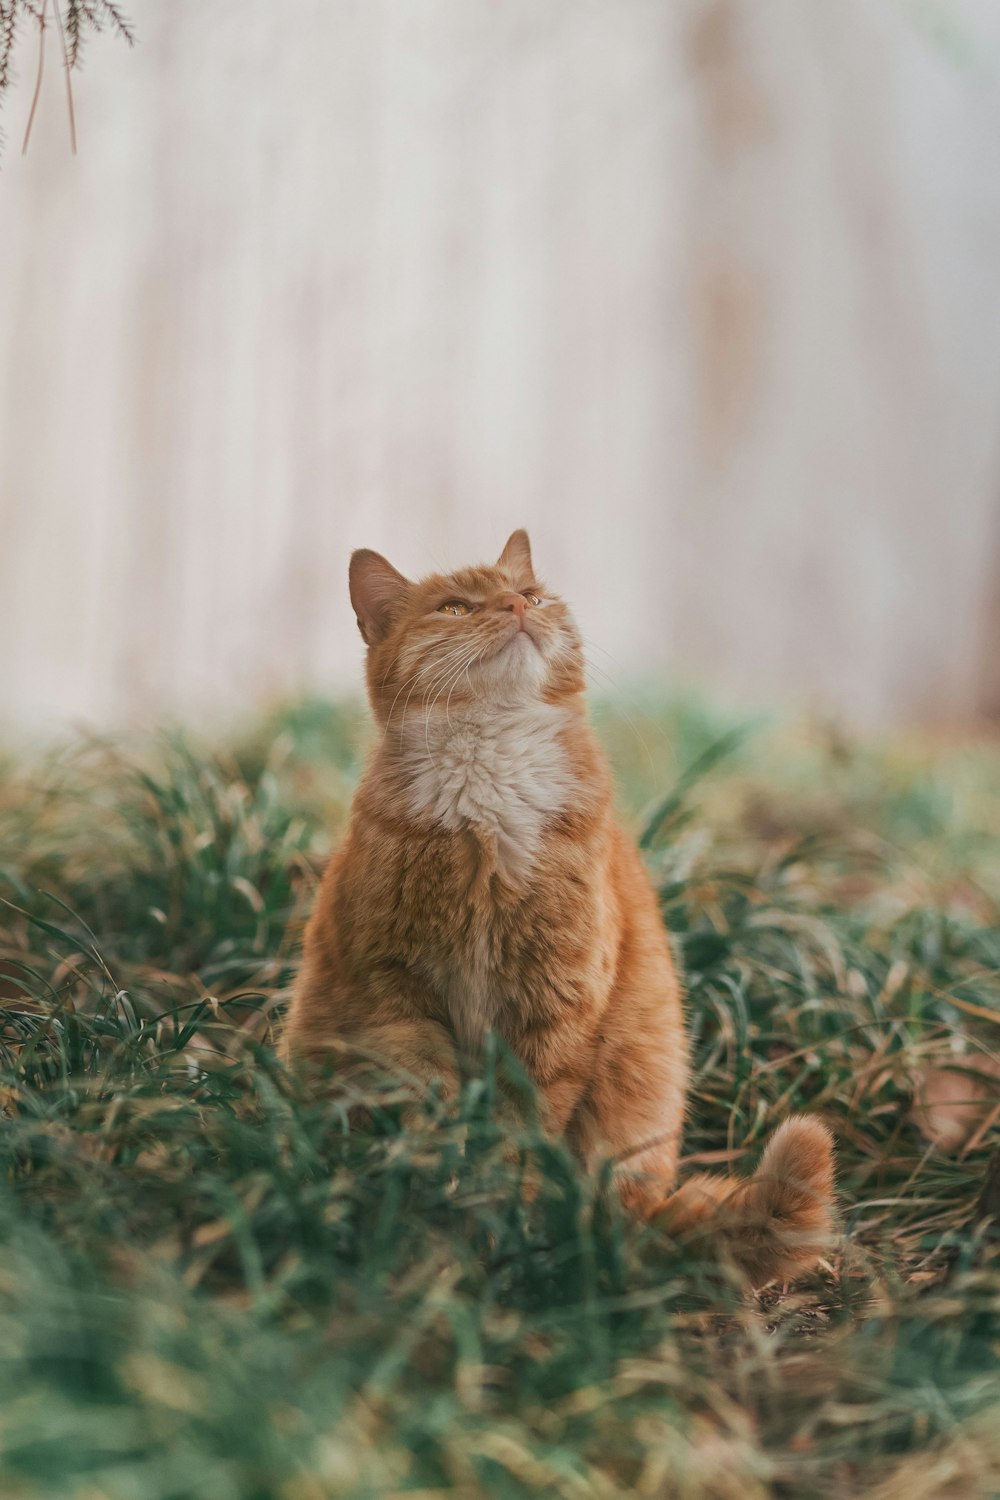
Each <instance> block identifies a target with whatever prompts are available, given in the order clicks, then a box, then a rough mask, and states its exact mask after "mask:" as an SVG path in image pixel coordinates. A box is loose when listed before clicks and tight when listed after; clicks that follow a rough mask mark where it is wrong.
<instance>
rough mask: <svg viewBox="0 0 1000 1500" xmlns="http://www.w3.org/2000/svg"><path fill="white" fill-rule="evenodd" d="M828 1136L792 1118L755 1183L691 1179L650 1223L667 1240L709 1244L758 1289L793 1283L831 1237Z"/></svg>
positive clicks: (812, 1122) (817, 1125)
mask: <svg viewBox="0 0 1000 1500" xmlns="http://www.w3.org/2000/svg"><path fill="white" fill-rule="evenodd" d="M833 1193H834V1181H833V1137H832V1136H831V1135H830V1132H829V1130H827V1128H826V1126H825V1125H823V1124H822V1123H821V1122H820V1121H819V1120H816V1119H812V1118H810V1117H807V1116H804V1115H793V1116H792V1118H791V1119H788V1120H785V1122H784V1123H783V1124H782V1125H779V1127H778V1129H777V1130H776V1131H775V1132H774V1134H773V1136H772V1137H771V1139H770V1140H769V1141H768V1143H767V1147H766V1149H765V1151H764V1155H763V1156H762V1157H761V1160H760V1164H759V1166H758V1167H757V1170H756V1172H755V1173H754V1174H753V1176H752V1177H748V1178H744V1179H734V1178H732V1177H713V1176H711V1175H707V1174H699V1175H698V1176H696V1177H692V1178H689V1179H688V1181H687V1182H685V1183H683V1184H682V1186H681V1187H680V1188H679V1189H678V1190H677V1192H676V1193H674V1195H673V1196H672V1197H671V1198H668V1199H667V1201H666V1203H665V1204H663V1205H662V1206H661V1208H660V1209H659V1211H658V1212H657V1213H656V1215H655V1218H656V1219H657V1221H658V1222H659V1223H660V1224H661V1225H662V1227H663V1228H664V1229H666V1230H667V1231H668V1233H670V1234H673V1235H676V1236H679V1237H680V1238H682V1239H689V1238H691V1237H692V1236H693V1237H695V1238H697V1239H700V1240H703V1241H709V1242H714V1243H716V1244H717V1246H718V1248H719V1249H721V1250H722V1252H723V1253H724V1254H725V1255H726V1256H727V1257H728V1258H729V1259H730V1260H731V1261H733V1262H734V1263H735V1264H736V1265H737V1266H738V1267H739V1268H740V1270H741V1271H743V1273H744V1274H745V1275H746V1277H747V1278H748V1279H749V1281H750V1282H751V1284H752V1285H753V1286H755V1287H762V1286H766V1285H767V1284H768V1283H769V1282H772V1281H793V1280H794V1279H795V1278H796V1277H798V1276H801V1275H803V1274H804V1272H806V1271H810V1270H812V1268H813V1267H814V1266H815V1264H816V1262H817V1261H818V1260H819V1259H820V1257H821V1256H822V1255H823V1254H824V1252H825V1251H826V1250H827V1249H828V1248H829V1247H830V1245H831V1244H832V1242H833V1238H834V1219H833Z"/></svg>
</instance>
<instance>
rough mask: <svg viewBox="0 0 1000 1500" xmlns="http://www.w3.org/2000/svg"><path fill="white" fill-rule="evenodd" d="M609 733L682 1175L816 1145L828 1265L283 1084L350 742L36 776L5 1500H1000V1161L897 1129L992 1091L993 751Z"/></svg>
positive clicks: (3, 1062) (480, 1124)
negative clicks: (786, 1124)
mask: <svg viewBox="0 0 1000 1500" xmlns="http://www.w3.org/2000/svg"><path fill="white" fill-rule="evenodd" d="M595 712H596V717H597V721H598V724H599V727H600V731H601V733H602V735H603V736H604V738H605V740H606V743H607V744H608V746H609V749H610V751H611V754H612V758H613V760H614V763H615V765H616V768H617V770H618V772H619V777H620V785H621V795H622V804H623V807H624V808H625V810H626V811H627V813H628V814H629V816H631V817H632V818H633V819H634V822H635V827H636V831H637V833H640V832H642V831H643V830H644V831H645V832H644V839H645V845H646V852H647V856H648V858H649V861H650V865H651V868H652V870H653V872H654V875H655V878H656V880H657V882H658V884H659V888H660V890H661V893H662V902H663V911H664V916H665V919H666V921H667V923H668V925H669V926H670V928H671V930H672V932H673V933H674V935H675V939H676V943H677V947H678V949H679V951H680V953H681V955H682V957H683V961H684V964H685V967H686V970H687V974H688V984H689V997H690V998H689V1012H690V1028H691V1033H692V1038H693V1050H694V1059H695V1085H694V1091H693V1098H692V1109H691V1119H690V1126H689V1129H688V1134H687V1140H686V1151H687V1153H688V1155H689V1156H692V1157H696V1158H699V1159H701V1160H707V1161H709V1162H712V1163H719V1164H720V1169H721V1167H722V1166H725V1165H728V1166H729V1167H730V1169H734V1170H745V1169H748V1168H749V1167H750V1165H752V1163H753V1161H754V1159H755V1155H756V1153H757V1151H758V1150H759V1148H760V1146H761V1144H762V1143H763V1141H764V1140H765V1138H766V1137H767V1135H768V1133H769V1131H770V1130H771V1129H772V1128H773V1126H774V1125H775V1124H776V1123H777V1122H778V1121H779V1120H781V1119H782V1118H784V1117H785V1116H786V1115H787V1114H788V1113H790V1112H791V1111H793V1110H797V1109H807V1110H813V1111H818V1112H819V1113H821V1114H822V1115H823V1117H824V1118H825V1119H826V1120H828V1121H829V1123H830V1124H831V1125H832V1126H833V1128H834V1130H835V1131H836V1133H837V1137H838V1154H839V1172H840V1191H841V1206H842V1213H843V1221H844V1227H845V1231H846V1238H845V1242H844V1246H843V1248H842V1250H840V1251H839V1252H838V1253H837V1254H836V1255H835V1256H833V1257H832V1258H831V1262H830V1265H829V1267H828V1268H826V1269H824V1270H822V1271H821V1272H819V1273H817V1275H816V1276H815V1277H814V1278H813V1279H812V1280H810V1281H809V1282H807V1283H804V1284H803V1285H802V1286H800V1287H799V1288H797V1289H796V1290H795V1292H794V1293H792V1294H790V1295H787V1296H780V1295H778V1294H777V1293H775V1292H772V1293H770V1294H766V1295H765V1296H763V1297H762V1298H759V1299H751V1298H748V1297H747V1296H745V1295H744V1294H743V1293H742V1292H741V1291H740V1289H739V1288H738V1287H737V1286H735V1285H734V1284H733V1283H732V1282H731V1281H730V1280H729V1279H728V1278H727V1276H726V1274H725V1272H724V1271H723V1270H721V1269H720V1268H713V1267H712V1266H710V1265H705V1264H698V1263H694V1262H690V1261H687V1260H685V1259H684V1257H683V1255H682V1253H681V1252H679V1251H678V1250H676V1249H675V1248H673V1247H671V1246H669V1245H667V1244H665V1243H663V1242H662V1241H661V1240H658V1239H657V1238H656V1236H655V1235H653V1234H652V1232H650V1231H648V1230H645V1229H642V1228H641V1227H638V1226H636V1225H634V1224H631V1223H628V1222H626V1221H625V1220H624V1218H623V1216H622V1215H621V1214H620V1213H619V1211H618V1210H617V1208H616V1206H615V1204H614V1202H613V1201H611V1200H610V1198H609V1195H608V1194H607V1193H606V1191H605V1188H606V1184H605V1183H603V1182H601V1181H596V1182H595V1181H589V1180H587V1179H585V1178H584V1177H582V1176H581V1175H580V1174H579V1173H578V1171H577V1170H576V1168H575V1167H574V1165H573V1163H572V1162H571V1160H570V1159H569V1158H568V1156H567V1154H566V1152H565V1151H564V1150H563V1149H562V1148H561V1146H559V1145H558V1144H553V1143H550V1142H547V1141H546V1140H545V1139H544V1138H543V1137H542V1136H541V1135H540V1134H539V1133H538V1132H537V1130H535V1129H534V1128H533V1127H532V1126H531V1125H530V1123H526V1124H525V1125H524V1127H523V1128H522V1130H521V1132H520V1134H519V1135H518V1136H516V1141H517V1144H518V1146H519V1153H520V1165H519V1166H518V1167H517V1168H515V1167H513V1166H512V1164H511V1161H510V1140H511V1127H510V1126H509V1125H504V1126H501V1125H499V1124H498V1123H497V1121H496V1118H495V1112H494V1108H493V1106H494V1089H493V1083H492V1079H493V1074H494V1066H495V1061H496V1060H495V1059H494V1058H488V1059H487V1060H486V1063H485V1064H484V1068H483V1076H482V1078H481V1079H479V1080H476V1081H474V1082H472V1083H470V1084H469V1085H468V1087H467V1088H466V1091H465V1093H464V1095H463V1098H462V1100H461V1107H460V1109H459V1111H458V1114H457V1116H456V1115H454V1114H451V1115H450V1114H448V1113H447V1112H446V1111H445V1110H444V1109H443V1108H442V1107H441V1105H440V1104H439V1102H438V1101H437V1099H436V1098H435V1097H430V1098H429V1099H428V1100H427V1102H426V1106H425V1109H424V1115H423V1119H422V1122H421V1123H420V1124H419V1125H418V1126H415V1127H414V1128H413V1129H411V1130H409V1131H406V1132H404V1131H403V1130H402V1127H401V1121H400V1115H401V1098H400V1095H399V1093H398V1091H397V1090H396V1089H395V1088H394V1087H393V1085H392V1083H391V1080H390V1081H386V1083H385V1085H384V1086H382V1087H380V1088H379V1089H378V1090H377V1091H373V1092H372V1094H371V1096H370V1099H369V1103H370V1106H371V1110H370V1115H371V1123H370V1125H369V1126H368V1127H367V1128H366V1129H364V1130H359V1129H354V1130H349V1129H348V1125H347V1121H346V1118H345V1114H344V1108H343V1104H342V1103H341V1102H337V1101H332V1102H331V1101H329V1100H317V1099H315V1098H310V1097H308V1095H306V1094H305V1093H304V1092H303V1091H302V1090H301V1088H300V1087H299V1085H298V1084H297V1083H296V1082H295V1080H293V1079H291V1078H289V1077H287V1076H285V1074H284V1073H283V1071H282V1069H281V1067H280V1066H279V1064H278V1063H277V1061H276V1059H275V1057H274V1054H273V1051H272V1046H271V1042H272V1036H273V1030H272V1028H273V1025H274V1021H275V1018H276V1016H277V1014H278V1012H279V1011H280V1006H281V1004H282V1001H283V997H284V993H285V991H286V987H287V985H288V983H289V980H290V977H291V974H292V972H293V965H294V956H295V943H296V940H297V934H298V933H299V932H300V930H301V923H302V921H303V918H304V915H305V913H306V912H307V911H308V908H309V903H310V898H311V893H312V891H313V889H314V887H315V882H316V877H317V872H318V870H319V869H320V868H321V866H322V861H323V859H324V857H325V855H326V853H327V852H328V850H329V848H330V845H331V842H332V840H333V839H335V837H336V832H337V828H338V826H339V825H341V824H342V822H343V819H344V817H345V814H346V809H347V807H348V805H349V801H350V794H351V788H352V785H353V782H354V779H355V778H356V775H357V771H358V766H359V763H360V759H361V757H362V756H363V752H364V745H365V741H366V735H367V733H368V731H367V729H366V727H365V718H364V715H363V713H362V712H361V711H360V710H359V709H358V708H357V707H340V708H336V707H331V706H330V705H326V704H323V703H318V702H317V703H305V704H302V705H299V706H297V707H295V708H294V709H292V710H289V711H286V712H281V713H277V714H275V715H274V716H273V717H272V718H271V719H270V720H269V721H268V722H266V723H263V724H261V725H260V726H258V727H257V728H256V729H255V730H254V731H253V733H248V734H246V735H244V736H242V737H241V738H240V739H238V740H237V741H235V742H234V743H233V744H231V745H230V746H229V747H228V748H227V749H226V750H225V752H224V753H222V752H220V751H219V750H218V748H217V747H216V748H206V747H204V746H199V745H197V744H196V743H195V741H194V740H193V739H192V738H190V737H185V736H180V735H175V736H173V737H170V738H163V739H161V740H158V741H156V742H155V743H150V742H148V741H146V742H134V743H128V742H125V741H119V742H116V743H113V744H105V743H75V744H73V745H70V746H68V747H65V748H63V749H62V750H61V751H59V752H58V753H51V754H49V755H47V756H45V757H36V758H35V759H33V760H32V759H28V760H25V759H23V758H21V759H13V758H12V759H10V760H8V761H6V762H5V763H4V764H3V766H2V768H0V896H2V897H4V898H5V900H6V901H7V902H9V903H10V905H7V906H4V907H2V908H0V912H2V913H3V914H2V915H0V1005H2V1007H3V1009H2V1031H0V1107H2V1113H3V1120H2V1133H0V1140H2V1152H3V1174H2V1180H0V1241H2V1248H0V1495H2V1496H3V1497H4V1500H20V1497H36V1496H45V1497H49V1496H51V1497H64V1496H67V1497H68V1496H79V1497H86V1500H103V1497H107V1500H189V1497H190V1500H194V1497H198V1500H202V1497H203V1500H230V1497H231V1500H270V1497H283V1500H320V1497H326V1496H337V1497H340V1496H344V1497H372V1500H381V1497H384V1496H390V1495H396V1494H411V1493H415V1494H422V1495H424V1496H427V1495H435V1494H457V1495H465V1496H470V1497H471V1496H479V1495H487V1496H496V1497H508V1496H510V1497H514V1496H521V1495H526V1494H535V1493H544V1494H553V1495H559V1496H567V1497H590V1496H597V1497H604V1496H631V1495H649V1496H658V1497H674V1496H678V1497H684V1500H687V1497H690V1500H709V1497H711V1500H717V1497H718V1500H729V1497H732V1500H747V1497H750V1500H754V1497H764V1496H782V1497H788V1500H809V1497H814V1496H815V1497H821V1496H829V1497H840V1496H853V1495H857V1496H861V1495H865V1496H869V1495H875V1496H879V1497H881V1500H894V1497H896V1496H898V1497H900V1500H903V1497H905V1500H913V1497H915V1496H919V1497H920V1500H928V1497H932V1496H933V1497H942V1500H944V1497H956V1500H957V1497H962V1500H965V1497H975V1496H981V1497H988V1496H993V1495H995V1494H1000V1384H998V1380H997V1356H998V1351H1000V1258H998V1255H997V1250H996V1244H995V1242H994V1240H993V1238H992V1236H991V1232H990V1226H989V1224H988V1222H984V1221H983V1220H982V1218H981V1216H980V1215H977V1213H976V1211H975V1205H976V1200H977V1197H978V1194H979V1191H980V1187H981V1184H982V1181H983V1178H984V1174H985V1171H986V1165H987V1161H988V1159H989V1155H990V1150H991V1143H994V1142H995V1132H994V1134H993V1136H992V1137H991V1134H990V1132H989V1131H987V1132H985V1133H984V1134H983V1137H982V1140H981V1141H980V1142H978V1143H977V1144H975V1145H974V1146H973V1148H972V1149H970V1150H968V1151H966V1153H965V1154H964V1155H962V1156H959V1157H955V1156H945V1155H942V1154H941V1153H939V1152H937V1151H935V1150H934V1149H932V1148H931V1147H930V1146H929V1145H928V1144H927V1143H926V1142H925V1141H924V1140H923V1139H922V1138H921V1136H920V1135H919V1134H918V1132H917V1131H916V1129H915V1128H914V1125H913V1123H912V1121H911V1118H910V1107H911V1096H912V1090H913V1077H914V1072H915V1070H916V1069H917V1068H918V1067H926V1066H929V1065H933V1063H934V1062H935V1061H944V1060H948V1059H953V1058H954V1055H955V1049H956V1048H961V1047H964V1048H966V1049H968V1055H972V1054H974V1053H976V1052H985V1053H993V1054H996V1053H997V1052H1000V1047H998V1037H1000V1032H998V1029H997V1028H998V1022H1000V980H998V974H1000V919H998V901H1000V751H998V750H997V749H996V748H995V747H994V748H990V747H989V746H978V747H977V746H963V745H946V746H945V745H939V746H931V745H926V744H920V743H901V742H894V743H890V744H885V745H873V744H855V743H853V742H852V741H849V740H846V739H844V738H843V736H840V735H838V734H835V733H834V732H832V731H830V730H828V729H824V728H823V727H822V726H816V725H813V726H809V725H801V724H800V725H786V726H777V727H774V726H766V725H758V726H756V727H755V728H751V729H750V730H749V731H747V732H746V733H743V734H739V733H736V734H734V733H733V732H732V731H733V729H734V726H733V725H732V724H731V723H728V722H726V721H725V720H720V719H718V718H717V717H716V716H714V715H712V714H710V713H708V712H707V711H705V710H704V709H702V708H700V707H699V706H698V705H695V704H685V703H673V704H668V705H663V704H660V703H658V702H657V701H656V700H655V699H653V698H651V699H650V700H649V701H642V700H638V701H635V702H633V703H631V704H630V705H629V712H628V715H627V716H626V715H625V714H624V712H623V711H622V709H621V708H620V706H614V705H598V707H597V709H596V711H595ZM692 767H693V768H694V769H693V771H692V770H691V769H690V768H692ZM686 771H688V772H689V773H690V774H685V772H686ZM526 1172H530V1173H531V1174H532V1175H533V1176H535V1177H537V1178H538V1179H539V1183H540V1186H539V1188H538V1191H537V1194H536V1195H535V1196H534V1198H533V1199H531V1201H529V1202H525V1201H524V1195H523V1193H522V1192H521V1186H520V1185H521V1179H522V1177H523V1175H524V1173H526Z"/></svg>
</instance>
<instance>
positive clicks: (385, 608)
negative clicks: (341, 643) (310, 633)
mask: <svg viewBox="0 0 1000 1500" xmlns="http://www.w3.org/2000/svg"><path fill="white" fill-rule="evenodd" d="M350 582H351V603H352V604H353V606H354V613H355V614H356V615H357V618H358V629H359V630H360V631H361V635H362V637H363V639H364V641H365V643H366V645H367V646H368V660H367V668H366V670H367V675H368V690H369V693H370V695H371V700H372V707H373V708H374V710H375V715H376V717H377V718H378V720H379V722H380V723H382V724H386V723H388V722H389V720H390V718H391V717H392V716H393V714H394V713H395V714H397V715H401V714H402V712H403V710H404V707H405V706H408V708H409V709H410V710H414V709H418V708H420V707H425V708H429V707H432V706H434V705H440V706H441V707H442V708H444V707H445V706H446V705H447V708H448V711H449V712H451V711H453V710H454V709H456V708H457V707H458V706H459V705H460V704H463V703H471V702H476V703H495V704H497V705H498V706H499V705H500V704H514V705H517V704H521V703H530V702H538V701H540V700H546V701H549V702H555V701H558V700H564V699H566V698H568V697H570V696H571V695H573V694H576V693H579V692H581V691H582V689H583V686H584V659H583V645H582V642H581V640H580V635H579V632H578V631H577V628H576V625H575V623H574V621H573V617H572V615H571V614H570V612H569V609H568V608H567V606H566V605H565V604H564V603H563V601H562V600H561V599H560V598H558V597H557V596H556V595H554V594H553V593H552V592H551V590H550V589H548V588H546V586H545V585H544V584H543V583H542V582H541V580H540V579H539V578H538V577H537V576H536V574H535V571H534V568H533V567H532V563H531V548H530V545H529V543H528V535H527V532H525V531H515V532H514V534H513V536H512V537H511V538H510V540H509V541H508V543H507V545H506V547H504V549H503V551H502V552H501V554H500V556H499V558H498V559H497V561H496V562H495V563H493V564H492V565H491V566H484V567H479V568H462V569H460V570H459V571H458V572H457V573H434V574H432V575H431V576H430V577H429V578H423V579H421V580H420V582H419V583H411V582H410V580H409V579H407V578H404V577H403V575H402V574H401V573H398V572H397V571H396V569H395V568H394V567H393V566H392V564H391V563H390V562H387V561H386V559H385V558H384V557H382V556H381V555H380V554H379V553H378V552H369V551H368V550H367V549H365V550H362V551H360V552H355V553H354V555H353V556H352V558H351V569H350Z"/></svg>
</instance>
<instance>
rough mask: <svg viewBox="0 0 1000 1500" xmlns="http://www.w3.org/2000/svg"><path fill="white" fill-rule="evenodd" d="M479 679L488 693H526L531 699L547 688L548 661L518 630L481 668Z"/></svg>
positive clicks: (527, 635) (540, 650)
mask: <svg viewBox="0 0 1000 1500" xmlns="http://www.w3.org/2000/svg"><path fill="white" fill-rule="evenodd" d="M476 675H477V677H478V678H479V681H480V682H481V683H482V685H483V686H484V687H485V688H486V689H487V690H489V688H490V687H495V688H500V689H503V690H504V691H505V692H509V691H510V690H511V689H515V690H523V691H524V692H525V694H527V695H529V696H530V695H532V694H533V693H535V692H537V691H538V689H539V688H541V687H542V685H543V684H544V681H545V678H546V675H547V669H546V664H545V657H544V655H543V653H542V648H541V646H540V645H539V643H538V642H537V641H536V640H535V639H534V637H533V636H531V635H529V633H528V632H527V631H526V630H518V631H515V632H514V633H512V634H511V636H510V637H509V638H508V639H507V640H505V641H504V642H503V643H502V644H501V645H500V646H499V647H498V649H497V650H496V651H494V653H493V655H492V656H490V657H488V658H487V659H486V660H485V661H483V662H481V663H480V664H479V668H478V671H477V674H476Z"/></svg>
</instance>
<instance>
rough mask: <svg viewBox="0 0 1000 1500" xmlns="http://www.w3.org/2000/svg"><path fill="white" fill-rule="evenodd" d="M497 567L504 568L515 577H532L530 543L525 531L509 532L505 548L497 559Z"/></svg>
mask: <svg viewBox="0 0 1000 1500" xmlns="http://www.w3.org/2000/svg"><path fill="white" fill-rule="evenodd" d="M497 567H498V568H506V569H507V570H508V572H511V573H514V574H515V575H516V576H517V577H521V576H522V575H523V576H524V577H526V578H530V577H531V576H532V574H533V573H534V569H533V568H532V566H531V543H530V542H529V541H528V533H527V532H526V531H524V530H523V529H522V530H519V531H512V532H511V534H510V536H509V538H508V540H507V545H506V547H505V548H504V549H503V551H502V552H501V554H500V556H499V557H498V558H497Z"/></svg>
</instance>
